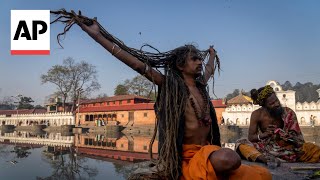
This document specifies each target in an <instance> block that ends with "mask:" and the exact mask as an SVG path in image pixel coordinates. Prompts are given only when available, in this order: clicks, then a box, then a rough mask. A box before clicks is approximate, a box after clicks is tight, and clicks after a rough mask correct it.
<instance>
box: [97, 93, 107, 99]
mask: <svg viewBox="0 0 320 180" xmlns="http://www.w3.org/2000/svg"><path fill="white" fill-rule="evenodd" d="M106 97H109V96H108V94H106V93H102V94H99V95H98V96H97V99H100V98H106Z"/></svg>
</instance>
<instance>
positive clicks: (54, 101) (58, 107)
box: [45, 95, 72, 113]
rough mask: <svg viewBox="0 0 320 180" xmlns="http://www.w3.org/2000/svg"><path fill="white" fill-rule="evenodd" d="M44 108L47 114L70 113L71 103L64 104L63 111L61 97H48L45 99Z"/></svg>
mask: <svg viewBox="0 0 320 180" xmlns="http://www.w3.org/2000/svg"><path fill="white" fill-rule="evenodd" d="M45 106H46V109H47V112H48V113H57V112H71V108H72V103H69V102H66V103H65V110H64V108H63V103H62V99H61V97H58V96H55V95H50V96H49V97H46V102H45Z"/></svg>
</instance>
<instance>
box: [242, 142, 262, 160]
mask: <svg viewBox="0 0 320 180" xmlns="http://www.w3.org/2000/svg"><path fill="white" fill-rule="evenodd" d="M239 151H240V152H241V154H242V156H244V157H245V158H246V159H247V160H249V161H253V162H255V161H256V159H257V157H259V156H260V155H262V154H261V153H260V152H259V151H258V150H257V149H256V148H255V147H253V146H250V145H248V144H241V145H240V146H239Z"/></svg>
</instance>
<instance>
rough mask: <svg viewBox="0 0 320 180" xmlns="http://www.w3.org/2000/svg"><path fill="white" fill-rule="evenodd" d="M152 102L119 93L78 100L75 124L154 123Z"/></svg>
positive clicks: (127, 124)
mask: <svg viewBox="0 0 320 180" xmlns="http://www.w3.org/2000/svg"><path fill="white" fill-rule="evenodd" d="M153 106H154V103H153V102H151V100H150V99H148V98H145V97H141V96H135V95H119V96H113V97H105V98H99V99H92V100H84V101H81V102H80V109H79V110H77V111H79V113H77V117H76V125H82V126H83V125H85V126H103V125H107V124H112V125H123V126H133V125H154V124H155V119H156V117H155V112H154V107H153Z"/></svg>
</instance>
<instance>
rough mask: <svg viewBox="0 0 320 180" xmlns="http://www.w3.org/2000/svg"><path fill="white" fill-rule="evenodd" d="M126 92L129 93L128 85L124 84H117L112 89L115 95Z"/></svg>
mask: <svg viewBox="0 0 320 180" xmlns="http://www.w3.org/2000/svg"><path fill="white" fill-rule="evenodd" d="M127 94H129V92H128V87H127V86H126V85H124V84H118V85H117V87H116V88H115V89H114V95H115V96H118V95H127Z"/></svg>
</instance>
